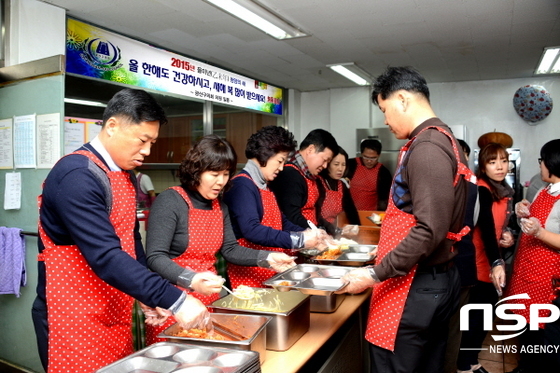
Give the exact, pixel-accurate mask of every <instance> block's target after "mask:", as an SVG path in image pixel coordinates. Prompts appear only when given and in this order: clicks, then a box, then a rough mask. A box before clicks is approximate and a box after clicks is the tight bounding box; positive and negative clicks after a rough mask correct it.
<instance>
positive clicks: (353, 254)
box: [311, 244, 377, 267]
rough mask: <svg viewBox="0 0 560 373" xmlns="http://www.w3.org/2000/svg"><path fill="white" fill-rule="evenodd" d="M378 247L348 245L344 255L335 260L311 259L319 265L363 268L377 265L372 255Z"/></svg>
mask: <svg viewBox="0 0 560 373" xmlns="http://www.w3.org/2000/svg"><path fill="white" fill-rule="evenodd" d="M376 249H377V245H359V244H357V245H348V248H347V249H344V250H343V251H342V254H340V256H338V257H337V258H334V259H320V258H319V257H320V255H317V256H314V257H312V258H311V259H312V260H314V261H316V262H317V263H319V264H338V265H341V266H350V267H361V266H364V265H369V264H373V263H375V257H376V255H372V254H370V253H371V252H374V251H376Z"/></svg>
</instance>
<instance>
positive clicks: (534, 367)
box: [507, 139, 560, 372]
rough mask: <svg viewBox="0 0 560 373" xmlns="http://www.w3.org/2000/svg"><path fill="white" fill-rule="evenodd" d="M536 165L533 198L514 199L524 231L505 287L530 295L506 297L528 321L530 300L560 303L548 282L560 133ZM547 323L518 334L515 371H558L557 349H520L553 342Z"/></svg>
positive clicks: (552, 269) (559, 211)
mask: <svg viewBox="0 0 560 373" xmlns="http://www.w3.org/2000/svg"><path fill="white" fill-rule="evenodd" d="M539 168H540V172H541V178H542V180H543V181H544V182H545V183H546V185H545V187H544V188H541V189H540V191H539V192H537V195H536V197H535V199H534V201H532V203H530V202H529V201H527V200H523V201H521V202H518V203H517V204H516V205H515V213H516V214H517V218H518V219H519V224H520V226H521V230H522V231H523V233H522V234H521V238H520V242H519V247H518V249H517V253H516V255H515V259H514V260H513V272H512V275H511V283H510V286H509V288H508V291H507V295H508V296H513V295H518V294H524V293H527V294H528V295H529V297H530V299H512V300H510V301H509V303H520V304H523V305H524V306H525V307H524V308H523V309H518V310H512V312H514V313H516V314H518V315H522V316H523V317H525V319H526V321H527V323H529V321H530V320H529V308H530V306H531V304H550V302H551V301H552V300H554V304H555V305H556V306H558V305H560V302H559V298H558V295H559V294H558V292H557V290H559V289H558V285H556V289H555V287H554V285H553V279H560V139H556V140H552V141H549V142H547V143H546V144H544V145H543V147H542V148H541V157H540V158H539ZM555 290H556V293H555ZM550 312H551V311H544V310H543V311H540V312H539V316H541V317H546V316H549V315H550ZM549 326H552V325H551V324H544V323H541V324H539V330H525V331H524V332H523V333H522V334H521V335H519V337H518V338H519V344H520V345H521V346H523V347H524V348H523V349H520V351H521V354H520V357H521V359H520V361H519V366H518V368H516V370H515V372H557V371H558V369H560V358H559V357H558V356H559V354H558V352H555V353H553V354H548V356H543V354H537V353H535V354H532V353H529V352H527V353H524V352H523V351H530V350H528V349H527V346H529V345H539V346H541V345H545V344H551V345H554V344H556V343H557V342H558V340H559V336H558V334H556V335H554V336H552V335H547V332H548V331H549ZM550 330H553V329H552V328H551V329H550ZM547 339H548V341H547ZM555 342H556V343H555Z"/></svg>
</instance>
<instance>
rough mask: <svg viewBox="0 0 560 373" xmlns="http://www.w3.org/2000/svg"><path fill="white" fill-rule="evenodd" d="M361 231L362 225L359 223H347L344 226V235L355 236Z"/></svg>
mask: <svg viewBox="0 0 560 373" xmlns="http://www.w3.org/2000/svg"><path fill="white" fill-rule="evenodd" d="M358 233H360V226H359V225H351V224H348V225H345V226H344V227H342V235H343V236H347V237H354V236H357V235H358Z"/></svg>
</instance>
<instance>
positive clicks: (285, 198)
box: [270, 129, 338, 228]
mask: <svg viewBox="0 0 560 373" xmlns="http://www.w3.org/2000/svg"><path fill="white" fill-rule="evenodd" d="M337 154H338V144H337V142H336V140H335V139H334V137H333V136H332V135H331V134H330V133H329V132H328V131H325V130H323V129H316V130H313V131H311V132H309V134H308V135H307V136H306V137H305V139H304V140H303V141H302V142H301V145H300V148H299V151H297V152H296V154H295V156H294V157H293V158H292V159H291V160H290V161H289V162H288V163H286V166H285V167H284V171H282V172H281V173H280V174H278V177H276V179H274V181H272V182H271V183H270V189H271V190H272V191H273V192H274V195H275V196H276V199H277V201H278V206H279V207H280V210H281V211H282V212H283V213H284V215H286V218H288V220H289V221H291V222H292V223H294V224H296V225H299V226H300V227H301V228H309V226H308V224H307V221H308V220H309V221H311V222H312V223H313V224H317V222H318V218H317V210H316V207H315V204H316V202H317V199H318V198H319V190H318V188H317V183H316V181H315V177H316V176H317V175H318V174H319V172H321V171H322V170H324V169H325V168H327V166H328V164H329V162H330V161H331V159H332V158H333V157H334V156H336V155H337Z"/></svg>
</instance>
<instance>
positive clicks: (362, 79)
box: [327, 62, 371, 85]
mask: <svg viewBox="0 0 560 373" xmlns="http://www.w3.org/2000/svg"><path fill="white" fill-rule="evenodd" d="M327 67H330V68H331V69H332V70H334V71H336V72H337V73H339V74H340V75H342V76H344V77H345V78H346V79H350V80H351V81H353V82H354V83H356V84H358V85H369V84H371V77H370V76H369V74H368V73H366V72H365V71H364V70H362V69H360V68H359V67H358V66H356V65H355V64H354V63H353V62H347V63H339V64H335V65H327Z"/></svg>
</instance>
